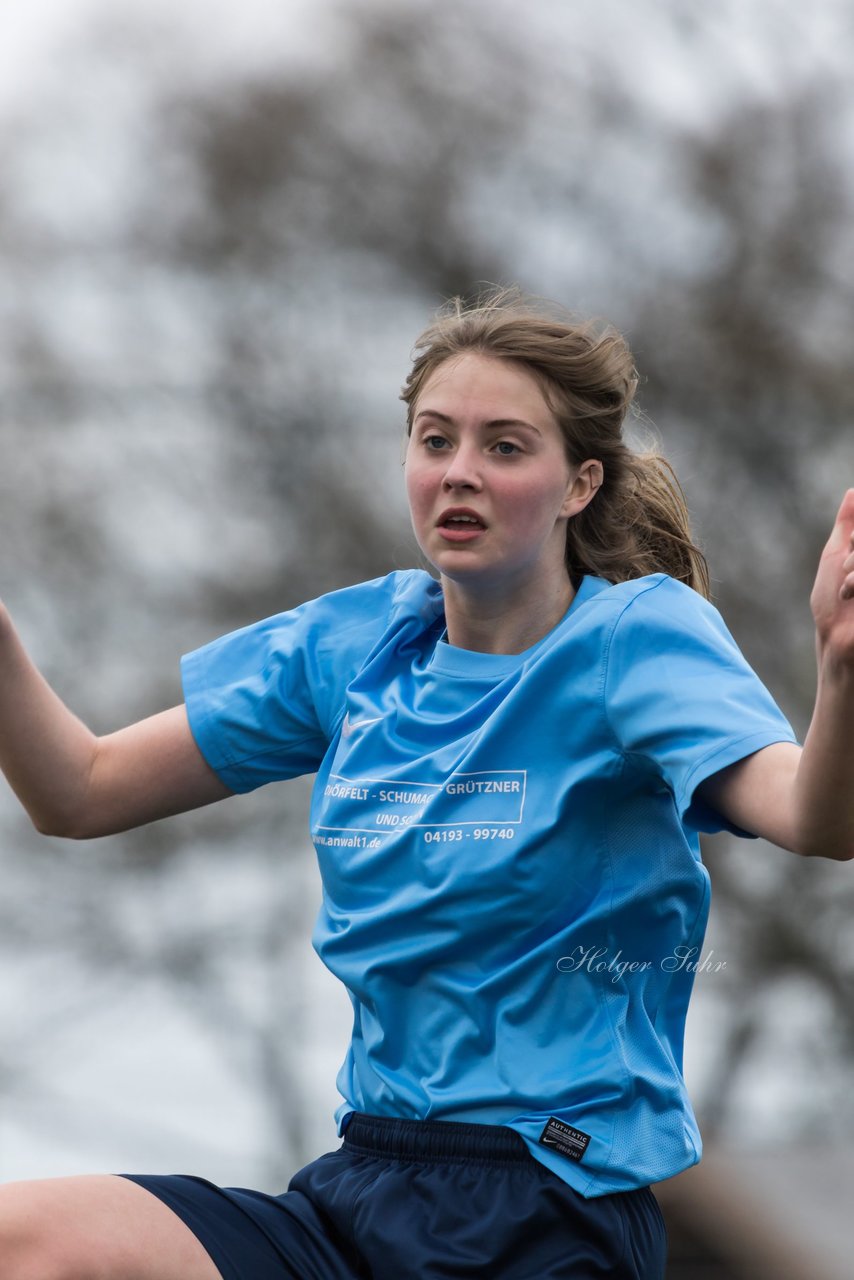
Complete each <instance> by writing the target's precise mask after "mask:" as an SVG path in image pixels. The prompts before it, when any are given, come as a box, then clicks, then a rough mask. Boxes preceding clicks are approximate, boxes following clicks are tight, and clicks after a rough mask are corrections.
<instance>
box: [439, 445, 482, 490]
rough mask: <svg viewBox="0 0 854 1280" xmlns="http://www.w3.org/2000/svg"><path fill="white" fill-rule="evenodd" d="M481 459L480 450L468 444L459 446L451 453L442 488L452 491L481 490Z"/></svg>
mask: <svg viewBox="0 0 854 1280" xmlns="http://www.w3.org/2000/svg"><path fill="white" fill-rule="evenodd" d="M481 484H482V480H481V474H480V457H479V453H478V450H477V449H476V448H475V447H473V446H470V445H468V444H459V445H458V446H457V448H456V449H454V450H453V452H451V453H449V455H448V460H447V465H446V467H445V474H444V476H443V477H442V487H443V488H445V489H448V490H451V489H474V490H478V489H480V487H481Z"/></svg>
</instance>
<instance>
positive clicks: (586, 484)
mask: <svg viewBox="0 0 854 1280" xmlns="http://www.w3.org/2000/svg"><path fill="white" fill-rule="evenodd" d="M604 478H605V472H604V468H603V467H602V463H601V462H599V461H598V459H596V458H588V459H587V461H586V462H582V463H581V465H580V466H579V467H576V468H574V474H573V476H572V479H571V480H570V482H569V484H568V485H567V487H566V497H565V498H564V500H563V506H562V508H561V514H562V515H564V516H566V517H567V519H571V518H572V517H573V516H577V515H578V513H579V511H583V510H584V508H585V507H586V506H587V504H588V503H589V502H592V501H593V498H594V497H595V496H596V492H597V490H598V489H600V488H601V487H602V481H603V479H604Z"/></svg>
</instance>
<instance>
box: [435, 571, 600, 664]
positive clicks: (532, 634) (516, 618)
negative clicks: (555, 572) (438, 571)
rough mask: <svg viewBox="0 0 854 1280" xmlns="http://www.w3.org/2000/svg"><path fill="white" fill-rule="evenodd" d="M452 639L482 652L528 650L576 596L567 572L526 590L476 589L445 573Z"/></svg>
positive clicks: (453, 641) (554, 623) (461, 645)
mask: <svg viewBox="0 0 854 1280" xmlns="http://www.w3.org/2000/svg"><path fill="white" fill-rule="evenodd" d="M442 587H443V591H444V597H445V622H446V626H447V631H448V643H449V644H452V645H455V646H456V647H457V648H458V649H473V650H475V651H476V652H478V653H523V652H524V651H525V649H530V648H531V646H532V645H535V644H536V643H537V641H538V640H542V638H543V636H545V635H547V634H548V633H549V631H551V630H552V628H553V627H556V626H557V624H558V623H559V622H560V620H561V618H562V617H563V616H564V614H565V613H566V611H567V609H568V608H569V606H570V605H571V604H572V601H573V599H574V598H575V589H574V587H573V585H572V583H571V582H570V580H569V578H568V577H566V576H565V575H564V576H562V577H561V578H560V579H559V580H558V581H556V582H554V583H552V584H550V585H549V586H548V587H547V588H544V587H543V585H542V584H540V586H539V587H538V588H537V589H536V590H530V591H525V592H522V593H520V592H518V591H516V592H513V594H512V596H508V594H507V593H493V592H489V591H480V592H474V591H471V590H469V589H466V588H465V587H463V586H462V585H461V584H460V583H457V582H453V581H451V580H449V579H447V578H444V577H443V579H442Z"/></svg>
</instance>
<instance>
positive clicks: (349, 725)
mask: <svg viewBox="0 0 854 1280" xmlns="http://www.w3.org/2000/svg"><path fill="white" fill-rule="evenodd" d="M384 719H385V716H371V717H370V719H368V720H351V719H350V713H349V711H348V712H347V714H346V715H345V717H344V725H343V731H344V737H345V738H349V736H350V734H351V733H352V732H353V731H354V730H355V729H364V728H366V727H367V726H368V725H369V724H378V723H379V721H380V720H384Z"/></svg>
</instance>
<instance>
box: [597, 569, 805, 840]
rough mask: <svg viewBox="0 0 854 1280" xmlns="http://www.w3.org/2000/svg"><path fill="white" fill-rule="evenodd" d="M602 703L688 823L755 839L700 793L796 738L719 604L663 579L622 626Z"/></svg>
mask: <svg viewBox="0 0 854 1280" xmlns="http://www.w3.org/2000/svg"><path fill="white" fill-rule="evenodd" d="M605 702H606V714H607V717H608V720H609V723H610V726H611V729H612V732H613V734H614V735H615V737H616V739H617V741H618V744H619V748H620V750H621V751H622V752H623V754H624V756H625V757H626V758H627V760H628V761H633V762H635V763H636V764H637V765H638V766H639V767H645V768H646V769H648V770H651V771H652V772H653V773H654V774H656V775H657V776H658V777H659V778H660V779H661V780H662V781H663V782H664V783H665V784H666V785H667V787H669V789H670V790H671V792H672V794H673V798H674V802H675V804H676V808H677V810H678V812H679V814H680V817H681V818H682V821H683V822H684V823H685V824H686V825H688V826H691V827H693V828H694V829H695V830H697V831H708V832H712V831H720V830H727V831H732V832H734V833H735V834H737V835H742V836H753V834H754V833H752V832H748V831H742V830H741V829H740V828H738V827H736V826H734V825H733V824H731V823H729V822H728V821H727V819H726V818H724V816H723V815H722V814H720V813H717V812H716V811H714V810H712V809H710V808H709V807H708V806H707V805H705V804H704V803H703V802H702V801H701V800H700V799H699V798H698V797H696V790H697V787H698V786H699V785H700V783H701V782H703V781H704V780H705V779H706V778H708V777H710V776H711V775H712V774H713V773H716V772H717V771H718V770H719V769H723V768H725V767H726V766H727V765H730V764H734V763H735V762H736V761H737V760H741V759H743V758H744V757H745V756H748V755H752V754H753V752H754V751H759V750H760V749H761V748H762V747H767V746H770V744H771V743H773V742H797V738H796V735H795V733H794V731H793V729H792V726H791V725H790V724H789V722H788V720H787V719H786V717H785V716H784V715H783V713H782V711H781V710H780V709H779V707H778V706H777V704H776V702H775V701H774V699H773V698H772V696H771V694H770V693H769V692H768V690H767V689H766V687H765V685H764V684H763V683H762V681H761V680H760V679H759V677H758V676H757V675H756V673H755V672H754V671H753V669H752V668H751V666H750V665H749V663H748V662H747V660H746V659H745V657H744V655H743V654H742V653H741V650H740V649H739V647H738V645H737V644H736V642H735V640H734V639H733V637H732V635H731V634H730V632H729V630H728V629H727V627H726V624H725V623H724V621H723V618H722V617H721V615H720V613H719V612H718V611H717V609H715V607H714V606H713V605H711V604H710V603H709V602H708V601H707V600H705V599H703V597H702V596H700V595H699V594H698V593H697V592H696V591H694V590H692V589H691V588H690V587H688V586H686V585H685V584H684V583H681V582H677V581H676V580H675V579H673V578H669V577H667V576H665V575H663V574H662V575H656V576H655V578H654V579H652V580H651V581H650V585H649V586H647V587H645V588H644V589H643V590H642V591H640V592H638V594H637V595H635V596H634V597H633V599H632V600H631V601H630V602H629V603H628V604H627V605H626V607H625V608H624V609H623V611H622V612H621V614H620V616H619V618H618V620H617V622H616V625H615V627H614V631H613V633H612V637H611V644H610V649H609V654H608V662H607V668H606V677H605Z"/></svg>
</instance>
